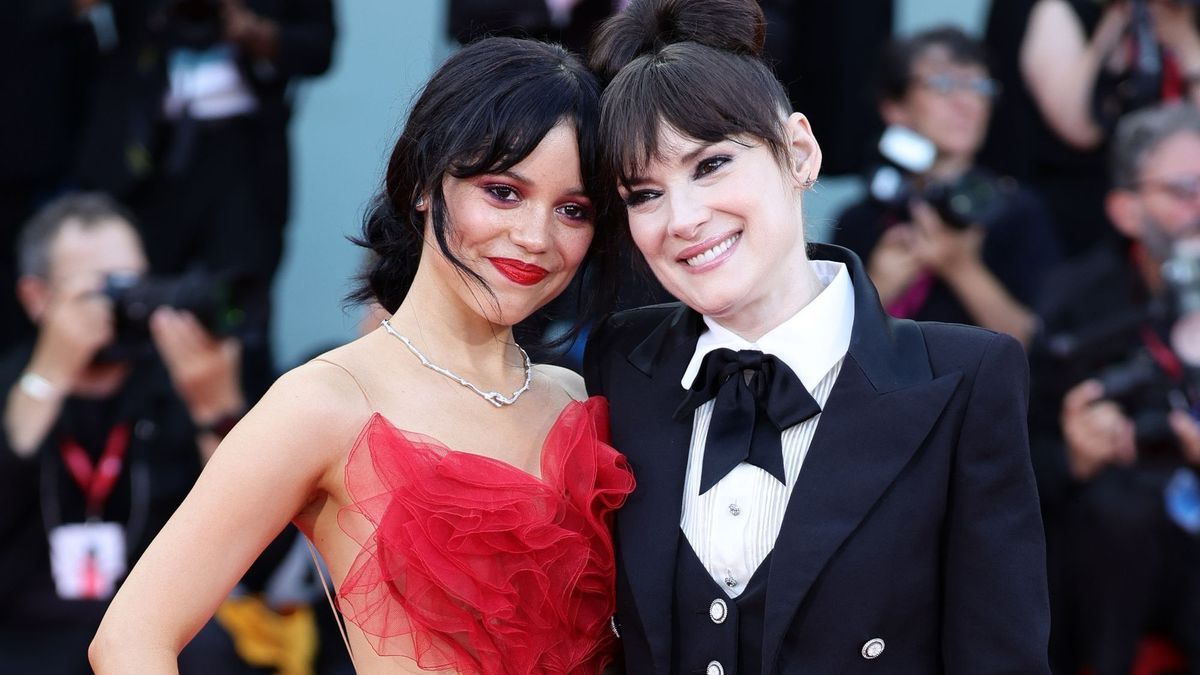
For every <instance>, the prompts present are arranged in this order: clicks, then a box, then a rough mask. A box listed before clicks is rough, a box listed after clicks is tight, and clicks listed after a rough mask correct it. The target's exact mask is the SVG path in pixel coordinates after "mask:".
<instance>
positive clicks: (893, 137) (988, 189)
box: [867, 126, 1016, 230]
mask: <svg viewBox="0 0 1200 675" xmlns="http://www.w3.org/2000/svg"><path fill="white" fill-rule="evenodd" d="M879 155H880V159H881V161H880V163H879V164H878V166H876V167H875V169H874V171H872V172H871V174H870V176H869V178H868V179H867V190H868V192H869V194H870V196H871V198H872V199H873V200H875V201H876V202H878V203H880V204H882V205H884V206H885V207H886V208H888V209H889V210H890V211H892V212H893V213H895V214H896V215H897V217H898V218H899V219H900V220H902V221H907V220H909V219H910V217H911V216H910V214H909V211H908V205H909V203H910V202H912V201H913V200H914V199H919V200H921V201H924V202H926V203H928V204H929V205H930V206H931V207H933V209H934V210H935V211H937V213H938V216H940V217H941V219H942V221H943V222H945V223H946V225H948V226H949V227H952V228H955V229H959V230H961V229H965V228H967V227H969V226H971V225H979V226H981V227H984V228H985V229H986V228H988V227H990V226H991V225H992V224H994V223H995V222H996V221H997V220H999V219H1000V218H1001V217H1002V216H1003V215H1004V209H1005V208H1006V205H1005V202H1006V199H1007V197H1009V196H1010V195H1011V193H1012V192H1014V191H1015V190H1016V185H1015V184H1014V183H1013V181H1012V180H1008V179H1001V178H999V177H997V176H995V175H993V174H992V173H991V172H989V171H987V170H985V169H981V168H977V167H976V168H972V169H970V170H969V171H967V172H966V173H964V174H963V175H961V176H959V177H958V178H956V179H954V180H952V181H939V180H925V179H924V178H922V176H923V175H924V174H925V173H926V172H928V171H929V170H930V169H931V168H932V167H933V162H934V160H935V159H936V158H937V148H935V147H934V145H933V142H932V141H930V140H929V139H928V138H925V137H924V136H922V135H920V134H918V133H917V132H915V131H912V130H911V129H907V128H905V127H900V126H891V127H888V128H887V130H885V131H884V132H883V135H882V136H881V137H880V139H879Z"/></svg>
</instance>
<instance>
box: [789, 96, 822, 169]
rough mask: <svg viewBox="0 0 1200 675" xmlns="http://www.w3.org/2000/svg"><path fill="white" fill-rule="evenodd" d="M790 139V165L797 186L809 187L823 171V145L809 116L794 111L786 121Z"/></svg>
mask: <svg viewBox="0 0 1200 675" xmlns="http://www.w3.org/2000/svg"><path fill="white" fill-rule="evenodd" d="M784 128H785V129H786V132H787V141H788V159H790V160H791V162H790V166H789V167H788V169H789V171H790V172H791V175H792V180H794V181H795V182H796V185H797V186H800V187H808V186H810V185H812V183H813V181H815V180H816V179H817V175H818V174H820V173H821V146H820V145H818V144H817V137H816V136H814V135H813V131H812V126H811V125H810V124H809V123H808V118H807V117H805V116H804V115H802V114H800V113H792V114H791V115H789V116H788V118H787V121H786V122H784Z"/></svg>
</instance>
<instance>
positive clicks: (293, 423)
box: [89, 364, 362, 675]
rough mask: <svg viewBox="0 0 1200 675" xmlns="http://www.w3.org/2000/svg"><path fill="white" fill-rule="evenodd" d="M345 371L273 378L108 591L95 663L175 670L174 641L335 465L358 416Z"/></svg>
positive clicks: (193, 628) (178, 642) (188, 631)
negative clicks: (172, 512)
mask: <svg viewBox="0 0 1200 675" xmlns="http://www.w3.org/2000/svg"><path fill="white" fill-rule="evenodd" d="M359 401H361V397H360V395H359V394H358V393H357V391H355V390H354V389H353V385H352V384H350V383H349V381H348V380H345V379H344V377H335V376H334V374H333V373H332V372H331V370H330V369H328V368H325V367H323V366H319V365H315V364H310V365H307V366H303V367H301V368H299V369H297V370H295V371H292V372H291V373H288V374H287V375H285V376H283V377H282V378H280V380H279V381H278V382H276V384H275V386H273V387H272V388H271V390H270V391H269V392H268V393H267V394H266V396H264V397H263V399H262V401H261V402H260V403H259V404H258V405H257V406H255V408H254V409H253V410H252V411H250V413H249V414H247V416H246V417H245V418H244V419H243V420H242V422H241V423H240V424H239V425H238V426H237V427H236V428H235V429H234V430H233V431H232V432H231V433H230V434H229V436H228V437H226V439H225V441H224V442H222V443H221V446H220V448H219V449H218V450H217V452H216V454H214V455H213V457H212V459H211V460H209V462H208V465H207V466H206V467H205V469H204V472H203V474H202V475H201V476H200V479H199V480H198V481H197V483H196V485H195V487H194V488H193V489H192V492H191V494H189V495H188V497H187V499H186V500H185V501H184V502H183V504H182V505H181V506H180V507H179V510H178V511H176V512H175V515H174V516H172V517H171V520H170V521H169V522H168V523H167V525H166V527H164V528H163V530H162V531H161V532H160V533H159V534H158V536H157V537H156V538H155V539H154V541H153V543H151V545H150V547H149V548H148V549H147V551H146V553H145V554H144V555H143V556H142V558H141V560H140V561H139V562H138V564H137V565H136V566H135V567H134V569H133V571H132V572H131V573H130V575H129V578H128V579H127V580H126V581H125V583H124V585H122V587H121V590H120V591H119V592H118V593H117V595H116V597H115V598H114V599H113V602H112V604H111V605H110V606H109V609H108V613H107V614H106V615H105V617H104V620H103V622H102V623H101V625H100V630H99V632H98V633H97V635H96V638H95V640H94V641H93V642H92V646H91V648H90V649H89V657H90V659H91V663H92V666H93V667H94V668H95V669H96V672H97V673H100V674H101V675H104V674H105V673H132V672H138V673H176V672H178V669H177V665H176V660H177V655H178V653H179V652H180V650H182V649H183V647H184V645H185V644H187V642H188V641H189V640H190V639H191V638H192V637H193V636H194V635H195V634H196V632H197V631H199V630H200V628H201V627H202V626H203V625H204V623H205V622H206V621H207V620H208V619H209V617H211V616H212V615H213V613H214V612H215V611H216V609H217V607H218V605H220V603H221V601H222V600H224V598H225V597H226V595H227V594H228V593H229V591H230V590H231V589H232V588H233V586H234V584H236V583H237V581H238V579H239V578H240V577H241V575H242V574H243V573H244V572H245V571H246V569H247V568H248V567H249V566H250V564H251V563H252V562H253V561H254V559H255V558H256V557H257V556H258V554H259V553H260V552H261V551H262V549H263V548H264V547H265V546H266V545H267V543H269V542H270V541H271V539H272V538H273V537H274V536H275V535H276V534H278V532H279V531H280V530H281V529H283V527H284V526H285V525H286V524H287V523H288V521H290V520H292V519H293V518H294V517H295V516H296V515H297V513H299V512H300V511H301V510H302V509H303V508H304V507H305V505H306V504H308V503H310V502H311V501H312V500H313V499H314V498H316V497H319V496H320V494H321V486H323V485H330V484H331V483H329V482H327V481H330V480H336V478H332V479H331V478H330V476H332V475H335V474H336V473H337V472H338V469H339V468H340V465H339V461H340V459H341V458H342V457H344V455H345V452H346V450H347V449H348V448H349V446H350V444H351V443H352V442H353V440H354V438H355V435H356V434H357V432H358V429H357V427H356V426H355V423H356V422H360V421H361V419H362V415H361V413H360V412H359V411H358V410H357V408H353V407H352V406H353V405H354V404H359V405H361V404H360V403H359Z"/></svg>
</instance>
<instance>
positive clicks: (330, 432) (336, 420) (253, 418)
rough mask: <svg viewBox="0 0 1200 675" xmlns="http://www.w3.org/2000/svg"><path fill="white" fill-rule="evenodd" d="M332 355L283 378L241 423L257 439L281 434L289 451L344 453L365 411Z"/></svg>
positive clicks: (363, 400) (358, 391)
mask: <svg viewBox="0 0 1200 675" xmlns="http://www.w3.org/2000/svg"><path fill="white" fill-rule="evenodd" d="M350 372H351V371H350V370H348V369H346V368H345V367H344V366H342V365H340V364H339V359H338V358H337V350H335V351H334V352H330V353H327V354H325V355H322V356H321V357H319V358H317V359H314V360H312V361H309V362H307V363H304V364H303V365H300V366H297V367H296V368H293V369H292V370H290V371H288V372H286V373H284V374H283V375H282V376H280V377H279V379H277V380H276V381H275V383H274V384H273V385H271V388H270V389H269V390H268V391H267V393H266V394H265V395H263V397H262V399H261V400H260V401H259V402H258V404H257V405H256V406H254V409H253V410H251V412H250V414H249V415H247V419H246V421H247V422H248V423H251V424H252V425H253V426H254V427H256V428H257V429H258V430H259V431H260V432H262V433H274V434H285V437H286V438H288V439H290V441H291V442H292V443H293V444H294V447H298V448H304V449H306V451H307V450H311V449H313V448H315V447H318V446H319V447H320V448H322V449H324V450H328V451H339V450H344V449H345V448H346V447H348V444H349V443H352V442H353V440H354V439H355V438H356V437H357V435H358V433H359V431H361V428H362V426H363V424H364V423H365V421H366V419H367V418H368V417H370V414H371V408H370V406H369V405H368V403H367V401H366V398H365V397H364V395H363V393H362V390H361V389H360V387H359V385H358V384H357V382H356V381H355V379H354V377H352V376H351V374H350Z"/></svg>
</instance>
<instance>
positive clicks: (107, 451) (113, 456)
mask: <svg viewBox="0 0 1200 675" xmlns="http://www.w3.org/2000/svg"><path fill="white" fill-rule="evenodd" d="M128 449H129V425H128V424H118V425H117V426H116V427H114V428H113V430H112V431H111V432H109V434H108V441H107V442H105V444H104V454H103V455H101V456H100V459H99V461H97V462H96V463H95V464H94V465H93V464H92V462H91V460H90V459H88V455H87V452H86V451H85V450H84V449H83V447H82V446H80V445H79V443H77V442H75V439H73V438H66V439H64V440H63V443H62V456H63V462H64V463H65V464H66V465H67V471H68V472H69V473H70V474H71V477H72V478H74V479H75V483H76V484H77V485H79V489H80V490H83V494H84V496H85V497H86V498H87V515H88V518H98V517H99V516H100V515H101V513H102V512H103V511H104V504H105V502H107V501H108V497H109V495H111V494H112V491H113V488H114V487H116V485H117V478H118V477H119V476H120V475H121V467H122V466H124V464H125V452H126V451H127V450H128Z"/></svg>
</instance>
